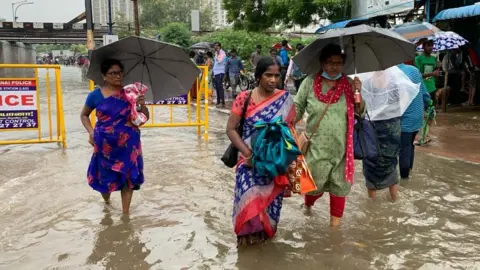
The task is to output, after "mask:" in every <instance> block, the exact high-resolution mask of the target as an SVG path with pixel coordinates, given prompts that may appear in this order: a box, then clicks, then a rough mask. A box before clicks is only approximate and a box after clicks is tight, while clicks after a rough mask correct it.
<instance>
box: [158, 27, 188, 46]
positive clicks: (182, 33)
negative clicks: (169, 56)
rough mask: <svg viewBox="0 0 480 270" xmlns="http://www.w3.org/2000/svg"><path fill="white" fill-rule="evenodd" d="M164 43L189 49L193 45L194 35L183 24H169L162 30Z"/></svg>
mask: <svg viewBox="0 0 480 270" xmlns="http://www.w3.org/2000/svg"><path fill="white" fill-rule="evenodd" d="M160 32H161V38H162V41H165V42H168V43H172V44H176V45H178V46H180V47H182V48H184V49H187V48H188V47H190V45H191V44H192V33H191V32H190V30H189V29H188V27H187V26H186V25H185V24H183V23H177V22H173V23H169V24H168V25H167V26H165V27H164V28H162V29H161V30H160Z"/></svg>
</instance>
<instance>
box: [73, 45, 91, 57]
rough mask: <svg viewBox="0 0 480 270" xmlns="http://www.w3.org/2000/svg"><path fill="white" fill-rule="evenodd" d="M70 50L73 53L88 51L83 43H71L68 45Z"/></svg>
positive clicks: (83, 53) (82, 53)
mask: <svg viewBox="0 0 480 270" xmlns="http://www.w3.org/2000/svg"><path fill="white" fill-rule="evenodd" d="M70 50H71V51H72V52H73V54H74V55H79V54H80V55H85V54H87V53H88V48H87V46H85V45H83V44H72V45H70Z"/></svg>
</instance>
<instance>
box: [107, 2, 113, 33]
mask: <svg viewBox="0 0 480 270" xmlns="http://www.w3.org/2000/svg"><path fill="white" fill-rule="evenodd" d="M108 34H109V35H113V22H112V0H108Z"/></svg>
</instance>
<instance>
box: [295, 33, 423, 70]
mask: <svg viewBox="0 0 480 270" xmlns="http://www.w3.org/2000/svg"><path fill="white" fill-rule="evenodd" d="M330 43H334V44H338V45H340V46H341V47H342V48H343V50H344V51H345V54H346V56H347V59H346V63H345V67H344V72H345V73H347V74H355V73H357V72H358V73H364V72H371V71H377V70H384V69H387V68H389V67H392V66H394V65H397V64H400V63H404V62H406V61H410V60H413V59H415V45H414V44H413V43H411V42H410V41H408V40H406V39H405V38H404V37H402V36H400V35H399V34H397V33H395V32H393V31H391V30H387V29H382V28H374V27H371V26H368V25H359V26H354V27H350V28H342V29H333V30H330V31H328V32H326V33H325V34H322V35H320V36H319V38H318V39H316V40H315V41H314V42H312V43H311V44H310V45H308V46H307V47H305V49H303V50H302V51H301V52H300V53H299V54H297V55H296V56H295V57H293V62H295V64H297V65H298V66H299V68H300V69H301V70H302V71H303V72H304V73H306V74H316V73H317V72H319V71H320V69H321V66H320V61H319V58H320V52H321V50H322V49H323V47H325V46H326V45H327V44H330Z"/></svg>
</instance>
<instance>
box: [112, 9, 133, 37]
mask: <svg viewBox="0 0 480 270" xmlns="http://www.w3.org/2000/svg"><path fill="white" fill-rule="evenodd" d="M114 29H115V34H116V35H118V38H125V37H128V36H133V35H134V34H135V29H134V26H133V24H132V23H130V22H129V21H127V17H126V16H125V14H123V13H118V14H117V18H116V19H115V28H114Z"/></svg>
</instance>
